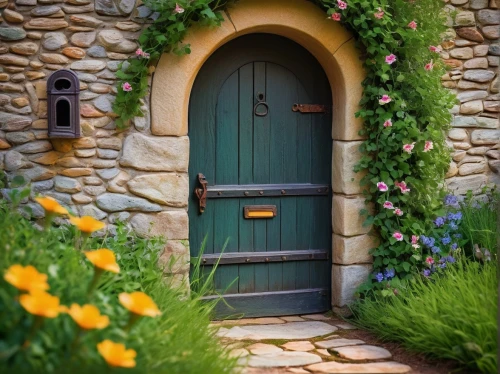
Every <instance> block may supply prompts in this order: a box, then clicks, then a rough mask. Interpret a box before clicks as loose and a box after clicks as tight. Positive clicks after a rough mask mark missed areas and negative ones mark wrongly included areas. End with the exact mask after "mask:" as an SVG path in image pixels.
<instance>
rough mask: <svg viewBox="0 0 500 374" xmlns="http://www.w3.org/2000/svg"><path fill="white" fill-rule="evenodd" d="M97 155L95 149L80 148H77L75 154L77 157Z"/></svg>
mask: <svg viewBox="0 0 500 374" xmlns="http://www.w3.org/2000/svg"><path fill="white" fill-rule="evenodd" d="M95 155H96V150H95V149H78V150H75V156H76V157H83V158H87V157H93V156H95Z"/></svg>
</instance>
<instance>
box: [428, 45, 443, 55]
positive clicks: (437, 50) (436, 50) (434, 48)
mask: <svg viewBox="0 0 500 374" xmlns="http://www.w3.org/2000/svg"><path fill="white" fill-rule="evenodd" d="M429 51H431V52H434V53H439V52H441V51H442V48H441V46H439V45H438V46H437V47H435V46H433V45H431V46H430V47H429Z"/></svg>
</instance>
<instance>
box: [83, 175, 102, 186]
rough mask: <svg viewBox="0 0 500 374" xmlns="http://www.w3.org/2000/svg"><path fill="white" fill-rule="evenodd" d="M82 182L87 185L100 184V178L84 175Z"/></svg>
mask: <svg viewBox="0 0 500 374" xmlns="http://www.w3.org/2000/svg"><path fill="white" fill-rule="evenodd" d="M83 183H84V184H86V185H89V186H100V185H102V183H103V182H102V180H100V179H99V178H96V177H86V178H83Z"/></svg>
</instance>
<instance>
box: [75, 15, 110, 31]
mask: <svg viewBox="0 0 500 374" xmlns="http://www.w3.org/2000/svg"><path fill="white" fill-rule="evenodd" d="M69 19H70V21H71V22H73V23H75V24H77V25H80V26H87V27H92V28H96V27H99V26H100V25H102V21H101V20H98V19H97V18H94V17H91V16H84V15H81V14H79V15H71V16H70V17H69Z"/></svg>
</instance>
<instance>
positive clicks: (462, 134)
mask: <svg viewBox="0 0 500 374" xmlns="http://www.w3.org/2000/svg"><path fill="white" fill-rule="evenodd" d="M448 137H449V138H450V139H452V140H458V141H463V140H466V139H467V138H468V135H467V131H465V130H462V129H452V130H450V131H449V132H448Z"/></svg>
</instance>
